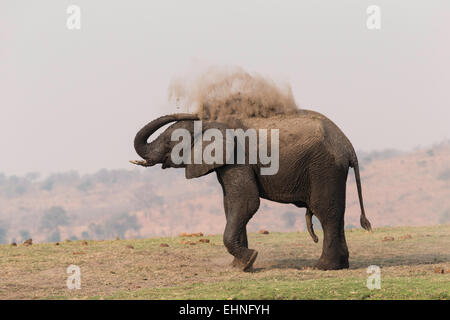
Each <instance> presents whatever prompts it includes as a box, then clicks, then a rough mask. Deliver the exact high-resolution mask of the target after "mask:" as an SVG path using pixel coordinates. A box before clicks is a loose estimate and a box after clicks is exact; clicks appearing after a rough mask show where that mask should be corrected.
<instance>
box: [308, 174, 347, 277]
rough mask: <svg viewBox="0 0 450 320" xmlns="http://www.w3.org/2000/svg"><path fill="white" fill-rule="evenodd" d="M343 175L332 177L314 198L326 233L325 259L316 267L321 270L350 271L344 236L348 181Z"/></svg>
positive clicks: (321, 259) (314, 204) (318, 189)
mask: <svg viewBox="0 0 450 320" xmlns="http://www.w3.org/2000/svg"><path fill="white" fill-rule="evenodd" d="M344 177H345V176H344V175H343V174H340V173H339V172H338V173H337V174H336V175H335V176H334V177H333V175H331V174H330V175H328V181H327V183H326V184H317V185H316V186H315V188H314V189H313V192H312V194H311V198H312V199H311V200H312V201H311V204H310V205H311V209H312V211H313V212H314V215H316V217H317V218H318V219H319V221H320V224H321V225H322V229H323V237H324V238H323V247H322V255H321V256H320V259H319V261H318V262H317V264H316V267H317V268H318V269H321V270H336V269H344V268H348V267H349V263H348V258H349V253H348V248H347V243H346V240H345V232H344V212H345V179H344Z"/></svg>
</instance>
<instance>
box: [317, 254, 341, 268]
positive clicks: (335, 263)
mask: <svg viewBox="0 0 450 320" xmlns="http://www.w3.org/2000/svg"><path fill="white" fill-rule="evenodd" d="M348 267H349V264H348V257H342V258H338V259H327V258H324V257H321V258H320V259H319V261H317V263H316V265H315V266H314V268H316V269H319V270H340V269H348Z"/></svg>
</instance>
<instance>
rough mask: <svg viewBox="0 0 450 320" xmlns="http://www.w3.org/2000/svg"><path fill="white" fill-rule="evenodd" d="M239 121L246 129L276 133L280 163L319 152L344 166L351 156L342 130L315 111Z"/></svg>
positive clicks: (352, 152)
mask: <svg viewBox="0 0 450 320" xmlns="http://www.w3.org/2000/svg"><path fill="white" fill-rule="evenodd" d="M241 121H242V123H243V125H244V126H245V127H246V128H254V129H279V145H280V158H281V159H282V158H283V156H287V157H288V158H291V153H295V154H302V155H304V154H305V153H315V152H319V151H318V149H320V152H326V153H328V154H330V155H331V156H332V157H333V158H334V159H335V160H336V162H338V163H340V164H342V165H345V166H346V165H348V161H349V160H350V159H351V158H352V157H353V155H354V149H353V146H352V144H351V143H350V141H349V139H348V138H347V137H346V136H345V134H344V133H343V132H342V130H341V129H339V127H338V126H337V125H336V124H335V123H334V122H333V121H331V120H330V119H328V118H327V117H326V116H324V115H322V114H320V113H318V112H315V111H311V110H303V109H302V110H298V111H297V112H296V113H294V114H289V115H278V116H274V117H270V118H249V119H242V120H241ZM268 136H270V133H268ZM281 159H280V160H281Z"/></svg>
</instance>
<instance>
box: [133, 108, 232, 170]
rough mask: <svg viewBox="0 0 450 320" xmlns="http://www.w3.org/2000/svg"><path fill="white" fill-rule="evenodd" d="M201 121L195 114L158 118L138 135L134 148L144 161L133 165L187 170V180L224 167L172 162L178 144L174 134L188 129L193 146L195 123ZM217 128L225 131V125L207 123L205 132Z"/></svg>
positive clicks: (138, 161)
mask: <svg viewBox="0 0 450 320" xmlns="http://www.w3.org/2000/svg"><path fill="white" fill-rule="evenodd" d="M196 120H199V118H198V116H197V115H195V114H187V113H178V114H172V115H166V116H162V117H160V118H157V119H155V120H153V121H151V122H150V123H148V124H147V125H146V126H144V127H143V128H142V129H141V130H139V132H138V133H137V134H136V137H135V139H134V148H135V150H136V152H137V154H138V155H139V156H140V157H141V158H143V159H144V160H143V161H142V160H133V161H130V162H131V163H133V164H136V165H140V166H144V167H151V166H154V165H156V164H162V168H163V169H165V168H186V178H188V179H190V178H196V177H200V176H203V175H205V174H208V173H209V172H211V171H213V170H214V169H215V168H217V167H220V166H222V165H223V164H216V163H214V164H206V163H201V164H193V163H192V164H184V163H181V164H175V163H174V162H173V160H172V157H171V154H172V149H173V148H174V146H175V145H176V144H177V143H178V141H172V133H173V132H174V131H175V130H176V129H186V130H187V131H189V132H190V136H191V137H192V140H191V144H192V146H193V140H194V138H193V136H194V121H196ZM171 122H175V123H174V124H172V125H171V126H169V127H168V128H167V129H166V130H165V131H164V132H162V133H161V134H160V135H159V136H158V137H157V138H156V139H155V140H153V141H152V142H150V143H149V142H148V141H147V140H148V139H149V137H150V136H151V135H152V134H154V133H155V132H156V131H157V130H158V129H160V128H161V127H163V126H165V125H167V124H169V123H171ZM211 127H214V128H217V129H219V130H224V129H225V128H224V125H223V124H221V123H217V122H207V123H206V125H204V126H203V130H205V129H206V128H211Z"/></svg>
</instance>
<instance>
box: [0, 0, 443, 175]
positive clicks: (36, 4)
mask: <svg viewBox="0 0 450 320" xmlns="http://www.w3.org/2000/svg"><path fill="white" fill-rule="evenodd" d="M71 4H75V5H78V6H79V7H80V8H81V30H68V29H67V27H66V20H67V18H68V16H69V14H67V13H66V9H67V7H68V6H69V5H71ZM371 4H375V5H378V6H380V8H381V29H380V30H368V28H367V27H366V20H367V13H366V9H367V7H368V6H369V5H371ZM208 65H238V66H241V67H243V68H245V69H246V70H247V71H250V72H258V73H261V74H263V75H266V76H270V77H273V78H275V79H281V80H287V81H289V82H290V83H291V86H292V89H293V92H294V94H295V98H296V101H297V103H298V105H299V106H301V107H308V108H312V109H314V110H317V111H319V112H322V113H324V114H325V115H327V116H328V117H329V118H331V119H332V120H333V121H334V122H336V123H337V124H338V125H339V126H340V127H341V128H342V129H343V131H344V132H345V133H346V135H347V136H348V137H349V138H350V140H351V141H352V142H353V144H354V146H355V148H356V149H357V150H373V149H384V148H398V149H403V150H408V149H411V148H413V147H415V146H418V145H422V146H426V145H430V144H432V143H435V142H439V141H442V140H443V139H449V138H450V125H449V122H450V121H449V120H450V1H448V0H441V1H439V0H433V1H423V0H414V1H412V0H397V1H392V0H386V1H377V0H375V1H373V0H372V1H364V0H353V1H335V0H328V1H314V0H310V1H298V0H295V1H242V0H241V1H234V0H233V1H230V0H227V1H224V0H222V1H213V0H205V1H197V0H189V1H181V0H180V1H167V0H164V1H163V0H160V1H148V0H147V1H128V0H127V1H125V0H122V1H111V0H107V1H106V0H105V1H100V0H96V1H92V0H90V1H88V0H71V1H63V0H54V1H49V0H40V1H18V0H2V1H1V2H0V108H1V114H0V147H1V154H0V156H1V157H0V172H3V173H5V174H23V173H26V172H30V171H40V172H43V173H45V174H48V173H51V172H58V171H65V170H70V169H76V170H80V171H81V172H92V171H95V170H98V169H100V168H108V169H109V168H130V167H131V165H129V164H128V162H127V161H128V160H129V159H134V158H137V155H135V152H134V149H133V139H134V135H135V133H136V131H137V130H138V129H139V128H140V127H141V126H142V125H144V124H145V123H146V122H148V121H150V120H151V119H153V118H154V117H156V116H159V115H162V114H164V113H169V112H177V111H179V110H177V109H176V108H175V106H174V105H171V104H169V103H168V102H167V87H168V84H169V81H170V79H171V78H172V77H174V76H177V75H180V74H185V73H186V72H188V71H189V70H195V69H197V68H200V67H204V66H208Z"/></svg>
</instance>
